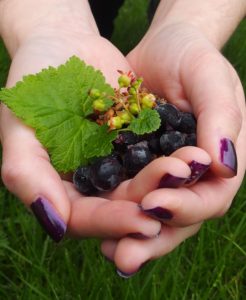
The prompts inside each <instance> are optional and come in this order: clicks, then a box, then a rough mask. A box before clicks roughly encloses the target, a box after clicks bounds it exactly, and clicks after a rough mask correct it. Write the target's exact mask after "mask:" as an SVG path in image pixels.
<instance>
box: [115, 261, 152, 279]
mask: <svg viewBox="0 0 246 300" xmlns="http://www.w3.org/2000/svg"><path fill="white" fill-rule="evenodd" d="M148 262H149V260H146V261H145V262H144V263H142V264H141V265H140V267H139V268H138V269H137V270H136V271H134V272H131V273H126V272H123V271H121V270H120V269H117V270H116V273H117V274H118V275H119V276H120V277H122V278H124V279H128V278H130V277H132V276H134V275H135V274H137V273H138V272H139V271H140V270H141V269H142V268H143V267H144V266H145V265H146V264H147V263H148Z"/></svg>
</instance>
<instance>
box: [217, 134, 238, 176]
mask: <svg viewBox="0 0 246 300" xmlns="http://www.w3.org/2000/svg"><path fill="white" fill-rule="evenodd" d="M220 161H221V162H222V164H223V165H225V166H226V167H228V168H230V169H231V170H232V171H233V172H234V173H235V175H236V174H237V154H236V150H235V147H234V144H233V142H232V141H231V140H229V139H227V138H224V139H221V140H220Z"/></svg>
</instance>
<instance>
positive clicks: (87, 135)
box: [0, 57, 114, 172]
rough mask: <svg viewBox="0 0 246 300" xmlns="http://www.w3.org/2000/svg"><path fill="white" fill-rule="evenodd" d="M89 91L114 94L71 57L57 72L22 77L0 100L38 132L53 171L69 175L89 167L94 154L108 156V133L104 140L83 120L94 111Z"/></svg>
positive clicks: (99, 75)
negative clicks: (82, 165)
mask: <svg viewBox="0 0 246 300" xmlns="http://www.w3.org/2000/svg"><path fill="white" fill-rule="evenodd" d="M91 88H97V89H99V90H100V91H102V92H104V93H105V94H107V95H108V94H109V95H110V94H113V92H114V91H113V88H112V87H110V85H108V84H107V83H105V78H104V76H103V75H102V73H101V72H100V71H96V70H95V69H94V68H93V67H91V66H87V65H85V63H84V62H83V61H81V60H80V59H79V58H77V57H72V58H70V59H69V60H68V61H67V62H66V63H65V64H64V65H61V66H59V67H58V68H53V67H49V68H48V69H44V70H42V71H41V72H40V73H38V74H36V75H28V76H26V77H24V78H23V81H22V82H18V83H17V84H16V86H15V87H13V88H11V89H2V90H1V92H0V99H1V100H2V101H3V102H4V103H5V104H6V105H7V106H8V107H9V108H10V109H11V110H12V111H13V112H14V113H15V114H16V116H17V117H19V118H21V119H22V120H23V121H24V123H26V124H27V125H29V126H31V127H33V128H35V129H36V135H37V137H38V139H39V140H40V141H41V143H42V144H43V145H44V146H45V147H46V148H47V150H48V152H49V154H50V156H51V161H52V163H53V165H54V166H55V168H56V169H57V170H58V171H63V172H67V171H70V170H74V169H75V168H77V167H78V166H79V165H81V164H87V163H88V162H89V158H92V156H102V155H107V154H110V151H111V149H112V145H111V140H112V134H109V136H108V137H107V138H106V134H105V132H106V130H105V128H104V131H105V132H103V131H102V129H101V126H99V125H98V124H96V123H95V122H91V121H89V120H87V119H86V118H85V117H86V116H88V115H89V114H91V112H92V101H93V100H92V99H91V97H89V96H88V91H89V90H90V89H91ZM100 134H101V135H102V136H100ZM95 141H96V142H95ZM100 144H102V145H103V147H102V148H101V147H100ZM94 145H98V147H95V146H94ZM92 149H93V151H92ZM88 151H92V154H91V153H88Z"/></svg>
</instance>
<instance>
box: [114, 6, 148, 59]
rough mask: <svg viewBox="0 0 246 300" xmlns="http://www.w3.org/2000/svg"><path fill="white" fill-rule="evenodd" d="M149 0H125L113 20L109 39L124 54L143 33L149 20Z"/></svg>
mask: <svg viewBox="0 0 246 300" xmlns="http://www.w3.org/2000/svg"><path fill="white" fill-rule="evenodd" d="M149 2H150V1H149V0H125V1H124V4H123V5H122V6H121V8H120V9H119V13H118V16H117V17H116V18H115V20H114V31H113V34H112V38H111V41H112V42H113V43H114V44H115V45H116V46H117V48H119V49H120V50H121V51H122V52H123V53H124V54H127V53H128V52H129V51H130V50H132V49H133V48H134V47H135V46H136V45H137V44H138V42H139V41H140V39H141V38H142V37H143V35H144V34H145V32H146V30H147V28H148V26H149V22H148V16H147V10H148V6H149Z"/></svg>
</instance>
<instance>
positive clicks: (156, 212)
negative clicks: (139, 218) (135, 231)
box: [141, 206, 173, 221]
mask: <svg viewBox="0 0 246 300" xmlns="http://www.w3.org/2000/svg"><path fill="white" fill-rule="evenodd" d="M141 209H142V211H143V213H144V214H145V215H147V216H149V217H152V218H154V219H157V220H161V221H163V220H164V221H165V220H171V219H172V218H173V214H172V213H171V211H170V210H168V209H166V208H162V207H160V206H157V207H154V208H150V209H144V208H143V207H142V206H141Z"/></svg>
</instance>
